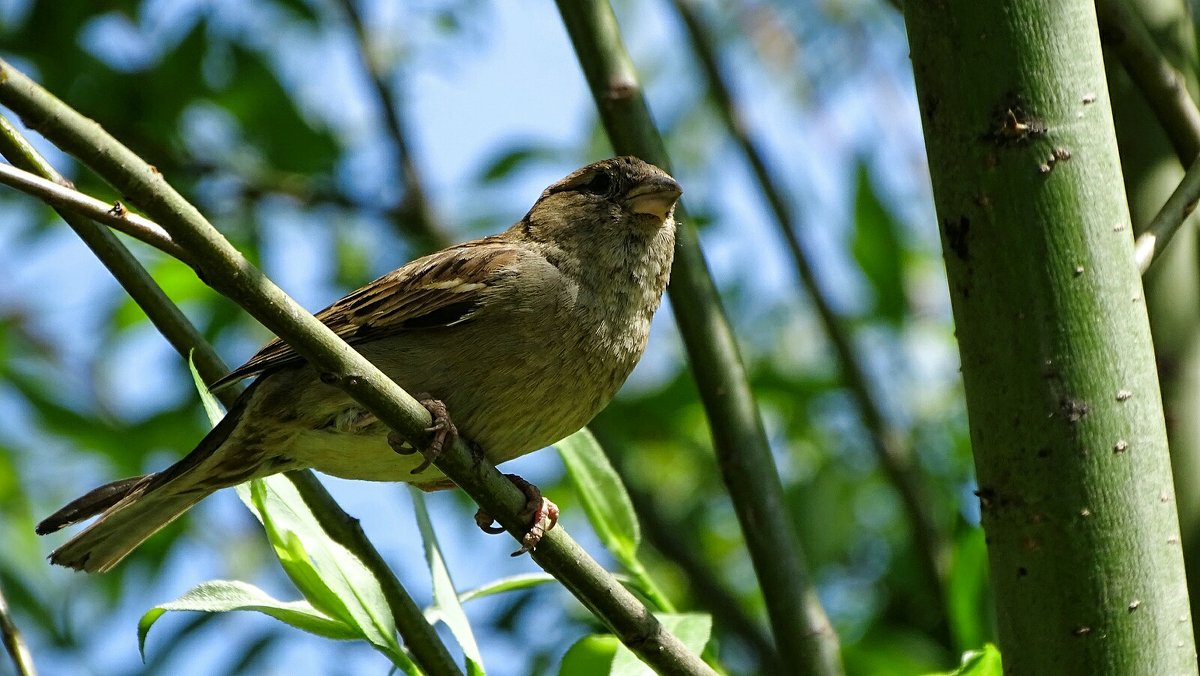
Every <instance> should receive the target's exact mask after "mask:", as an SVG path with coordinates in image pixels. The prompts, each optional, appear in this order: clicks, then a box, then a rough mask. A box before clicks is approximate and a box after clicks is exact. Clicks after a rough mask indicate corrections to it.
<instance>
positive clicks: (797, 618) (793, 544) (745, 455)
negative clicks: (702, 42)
mask: <svg viewBox="0 0 1200 676" xmlns="http://www.w3.org/2000/svg"><path fill="white" fill-rule="evenodd" d="M558 9H559V12H560V13H561V14H562V18H563V22H564V23H565V24H566V28H567V33H568V34H569V35H570V38H571V42H572V44H573V45H574V47H575V53H576V55H577V56H578V57H579V62H580V64H581V65H582V66H583V72H584V75H585V76H586V77H587V81H588V84H589V85H590V86H591V90H592V95H593V97H594V98H595V100H596V106H597V108H598V109H599V111H600V119H601V121H602V122H603V124H604V128H605V130H606V131H607V132H608V137H609V140H610V141H611V142H612V145H613V148H615V149H616V151H617V152H618V153H620V154H629V155H637V156H639V157H641V158H643V159H645V160H646V161H649V162H652V163H654V164H657V165H659V166H661V167H664V168H665V167H668V166H669V164H670V163H669V162H668V158H667V154H666V150H665V149H664V146H663V142H662V138H661V137H660V136H659V134H658V129H657V128H656V127H655V125H654V122H653V121H652V120H651V117H650V111H649V109H648V108H647V107H646V102H645V99H644V98H643V97H642V93H641V88H640V85H639V83H638V79H637V75H636V73H635V71H634V68H633V64H632V62H631V61H630V59H629V55H628V54H627V53H626V51H625V46H624V44H623V43H622V41H621V34H620V29H619V27H618V26H617V21H616V17H614V16H613V12H612V6H611V5H609V3H608V2H607V0H559V1H558ZM675 215H676V220H677V222H678V224H679V231H678V236H677V238H676V246H675V265H674V267H673V268H672V271H671V285H670V288H669V289H668V292H669V293H670V296H671V307H672V309H673V310H674V312H675V319H676V321H677V322H678V324H679V329H680V333H681V334H682V336H683V340H684V344H685V347H686V348H687V351H688V356H689V363H690V364H691V368H692V372H693V375H694V376H695V378H696V383H697V385H698V386H699V390H700V396H701V398H702V400H703V402H704V407H705V410H706V412H707V413H708V419H709V424H710V427H711V430H712V434H713V445H714V447H715V450H716V454H717V460H718V465H719V467H720V469H721V473H722V477H723V478H724V481H725V485H726V486H727V487H728V489H729V494H730V497H731V498H732V500H733V505H734V508H735V510H736V511H737V515H738V520H739V522H740V523H741V526H742V533H743V534H744V536H745V539H746V545H747V547H748V549H749V550H750V557H751V560H752V561H753V563H754V569H755V572H756V573H757V575H758V581H759V584H760V586H761V588H762V589H763V592H764V593H763V597H764V600H765V601H766V605H767V611H768V613H769V615H770V617H771V625H772V628H773V630H774V633H775V642H776V645H777V646H778V649H779V654H780V656H781V658H782V659H783V661H784V663H785V664H788V665H790V666H791V667H793V668H795V669H797V670H799V671H800V672H802V673H811V674H833V673H840V672H841V659H840V656H839V653H838V641H837V635H836V634H835V633H834V631H833V628H832V627H831V626H830V624H829V620H828V619H827V618H826V616H825V611H824V609H823V608H822V607H821V604H820V601H819V600H818V598H817V593H816V590H815V588H814V586H813V583H812V579H811V577H810V575H809V573H808V569H807V566H806V565H805V563H804V558H803V555H802V554H801V549H800V542H799V540H798V539H797V537H796V533H795V530H794V529H793V527H792V524H791V522H790V521H789V519H788V507H787V503H786V502H785V501H784V498H783V488H782V485H781V483H780V480H779V473H778V471H777V470H776V468H775V460H774V458H773V457H772V456H771V447H770V445H769V444H768V443H767V438H766V433H765V432H764V430H763V426H762V420H761V418H760V417H759V413H758V405H757V403H756V402H755V400H754V394H753V392H751V390H750V384H749V381H748V380H747V377H746V373H745V369H744V367H743V365H742V361H741V357H740V355H739V354H738V348H737V343H736V341H735V340H734V337H733V331H732V329H731V328H730V326H729V321H728V320H727V319H726V317H725V315H724V312H723V311H722V309H721V304H720V300H719V299H718V297H717V291H716V288H715V287H714V285H713V280H712V278H711V277H710V276H709V273H708V266H707V264H706V263H705V261H704V255H703V253H702V252H701V250H700V243H699V241H698V239H697V235H696V231H695V229H694V228H693V227H692V226H691V224H690V223H689V222H688V220H687V218H686V215H685V214H684V213H683V210H682V209H677V210H676V214H675Z"/></svg>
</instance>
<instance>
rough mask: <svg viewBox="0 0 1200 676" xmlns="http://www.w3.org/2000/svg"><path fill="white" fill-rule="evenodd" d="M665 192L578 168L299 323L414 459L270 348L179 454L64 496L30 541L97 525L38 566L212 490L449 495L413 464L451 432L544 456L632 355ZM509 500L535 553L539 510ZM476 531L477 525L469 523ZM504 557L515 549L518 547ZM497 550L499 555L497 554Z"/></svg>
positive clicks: (664, 182)
mask: <svg viewBox="0 0 1200 676" xmlns="http://www.w3.org/2000/svg"><path fill="white" fill-rule="evenodd" d="M681 193H682V189H681V188H680V186H679V184H678V183H677V182H676V181H675V179H673V178H672V177H671V176H670V175H668V174H667V173H666V172H665V171H663V170H662V169H659V168H658V167H656V166H654V165H652V164H649V163H647V162H645V161H643V160H641V159H638V158H636V157H632V156H622V157H614V158H609V159H604V160H600V161H598V162H594V163H592V164H588V165H587V166H584V167H582V168H580V169H578V170H576V171H574V172H572V173H570V174H569V175H567V176H566V177H564V178H563V179H561V180H559V181H557V182H555V183H553V184H552V185H550V186H549V187H548V188H546V189H545V190H544V191H543V192H542V193H541V196H540V197H539V198H538V199H537V200H536V202H535V203H534V205H533V207H532V208H531V209H530V210H529V211H528V212H527V213H526V214H525V216H524V217H523V218H521V220H519V221H518V222H517V223H515V224H514V225H513V226H512V227H510V228H508V229H507V230H505V231H504V232H501V233H499V234H496V235H492V236H488V237H483V238H481V239H475V240H472V241H469V242H465V243H462V244H458V245H456V246H451V247H449V248H446V249H443V250H441V251H438V252H436V253H433V254H430V255H427V256H424V257H422V258H418V259H416V260H413V261H411V262H409V263H407V264H406V265H403V266H402V267H400V268H398V269H396V270H393V271H392V272H390V273H388V274H386V275H384V276H382V277H380V278H378V279H376V280H375V281H373V282H370V283H369V284H367V285H366V286H363V287H362V288H359V289H357V290H356V291H353V292H351V293H350V294H348V295H346V296H345V297H343V298H342V299H341V300H338V301H337V302H335V303H333V304H332V305H330V306H329V307H327V308H325V309H324V310H322V311H321V312H319V313H317V315H316V317H317V319H319V320H320V321H321V322H323V323H324V324H325V325H326V326H328V327H329V328H330V329H332V330H333V332H334V333H336V334H337V335H338V336H340V337H341V338H342V339H344V340H345V341H347V342H348V343H349V344H350V345H352V346H353V347H354V348H355V349H357V350H358V351H359V352H360V353H361V354H362V355H363V356H364V357H366V358H367V359H368V360H369V361H371V362H372V363H373V364H374V365H375V366H377V367H378V368H379V369H380V370H382V371H383V372H384V373H385V374H387V375H388V376H389V377H390V378H392V379H393V380H394V381H395V382H396V383H398V384H399V385H400V386H401V387H403V388H404V389H405V390H406V391H408V392H410V393H417V395H416V396H417V399H418V400H419V401H420V402H421V403H422V404H423V405H424V406H425V407H426V408H427V409H429V411H430V413H431V414H432V418H433V426H432V427H431V431H433V432H434V435H433V441H432V442H431V443H430V444H429V447H428V448H426V449H424V450H423V452H421V453H417V452H415V450H414V449H413V448H411V447H410V446H408V445H406V444H405V443H404V442H403V440H401V439H400V438H399V437H397V436H396V435H395V434H394V433H391V432H390V431H389V430H388V428H387V426H386V425H384V424H383V423H381V422H380V421H379V420H378V419H376V418H375V416H374V415H372V414H371V413H370V412H369V411H367V410H366V409H365V408H363V407H362V406H361V405H359V404H358V403H357V402H355V401H354V400H353V399H352V398H351V397H350V396H349V395H347V394H346V393H345V392H344V391H342V390H341V389H338V388H337V387H336V386H334V385H332V384H329V383H326V382H323V381H322V380H321V378H320V374H319V373H318V372H317V370H316V369H315V368H314V367H313V366H311V365H310V364H309V363H308V362H306V361H305V360H304V359H303V358H302V357H301V356H300V355H299V354H297V353H296V352H295V351H294V350H293V349H292V348H291V347H290V346H288V345H287V343H285V342H283V341H281V340H279V339H278V338H276V339H275V340H273V341H271V342H270V343H268V344H267V345H266V346H265V347H263V348H262V349H261V350H260V351H259V352H258V353H257V354H255V355H254V356H253V357H251V358H250V360H249V361H247V362H246V363H245V364H244V365H242V366H240V367H238V368H236V369H234V370H233V371H231V372H230V373H229V374H228V375H226V376H225V377H224V378H222V379H221V380H219V381H218V382H216V383H214V384H213V387H214V388H217V387H221V386H226V385H228V384H230V383H233V382H236V381H240V380H243V379H246V378H251V377H254V381H253V382H252V383H251V384H250V385H249V386H248V387H247V388H246V389H245V390H244V391H243V392H242V393H241V394H240V395H239V397H238V398H237V400H236V401H235V402H234V403H233V405H232V406H231V407H230V409H229V411H228V412H227V413H226V415H225V417H224V418H223V419H222V420H221V421H220V422H219V423H218V424H217V425H216V426H215V427H214V428H213V429H212V430H211V431H210V432H209V433H208V435H207V436H205V437H204V438H203V439H202V440H201V441H200V442H199V444H198V445H197V446H196V447H195V449H194V450H192V452H191V453H189V454H188V455H187V456H185V457H184V458H183V459H182V460H180V461H179V462H177V463H175V464H174V465H171V466H170V467H168V468H166V469H165V470H162V471H160V472H155V473H151V474H147V475H143V476H137V477H131V478H127V479H121V480H119V481H114V482H112V483H109V484H106V485H104V486H101V487H99V488H96V489H94V490H92V491H91V492H89V493H87V494H85V495H83V496H82V497H80V498H78V499H76V500H74V501H72V502H71V503H69V504H67V505H66V506H64V507H63V508H62V509H60V510H58V511H57V512H55V513H54V514H52V515H50V516H49V517H47V518H46V519H45V520H43V521H42V522H41V523H39V524H38V526H37V529H36V530H37V533H38V534H40V535H46V534H48V533H53V532H55V531H58V530H60V529H62V528H64V527H66V526H68V525H71V524H74V523H78V522H81V521H85V520H87V519H90V518H92V517H98V518H96V520H95V521H93V522H92V523H91V524H90V525H88V526H87V527H86V528H85V529H84V530H82V531H81V532H79V533H78V534H77V535H75V536H74V537H73V538H71V539H70V540H68V541H67V542H66V543H65V544H63V545H62V546H60V547H58V548H57V549H55V550H54V551H53V552H52V553H51V554H50V557H49V559H50V562H51V563H53V564H57V565H61V566H66V567H68V568H73V569H76V570H82V571H87V572H106V571H109V570H111V569H112V568H113V567H114V566H116V565H117V564H118V563H120V562H121V561H122V560H123V559H124V558H125V557H126V556H128V555H129V554H130V553H131V552H132V551H133V550H134V549H136V548H137V547H138V546H139V545H141V544H142V543H143V542H144V541H145V540H146V539H148V538H149V537H150V536H152V535H153V534H154V533H156V532H157V531H159V530H161V529H162V528H163V527H165V526H166V525H167V524H169V523H171V522H172V521H174V520H175V519H176V518H178V517H179V516H180V515H182V514H183V513H184V512H186V511H187V510H188V509H190V508H191V507H192V506H194V505H195V504H196V503H198V502H199V501H200V500H202V499H203V498H205V497H207V496H208V495H210V494H212V493H213V492H215V491H217V490H220V489H222V488H227V487H230V486H235V485H237V484H240V483H243V482H246V481H249V480H251V479H255V478H261V477H265V476H269V475H271V474H276V473H279V472H286V471H291V470H297V469H304V468H311V469H314V470H317V471H318V472H321V473H324V474H328V475H332V476H336V477H341V478H346V479H358V480H366V481H393V482H406V483H410V484H413V485H416V486H417V487H420V488H422V489H425V490H439V489H443V488H450V487H453V483H452V482H450V481H449V480H448V479H447V478H446V477H445V475H444V474H442V473H441V472H440V471H439V470H438V469H437V467H436V466H432V465H431V462H432V460H433V459H434V458H435V457H436V455H437V453H438V452H439V451H440V448H441V447H442V446H443V445H444V444H445V443H447V442H448V441H452V439H453V437H454V436H462V437H463V438H464V439H465V440H469V441H470V443H471V444H472V448H473V449H475V450H476V452H477V453H479V454H480V455H481V456H482V457H486V458H487V459H488V460H489V461H491V462H492V463H496V464H499V463H502V462H504V461H506V460H511V459H513V458H515V457H518V456H521V455H524V454H526V453H530V452H532V451H535V450H538V449H540V448H544V447H546V446H549V445H551V444H553V443H554V442H556V441H558V440H560V439H562V438H564V437H566V436H568V435H570V434H572V433H574V432H575V431H577V430H579V429H580V428H582V427H583V426H585V425H586V424H587V423H588V422H589V421H591V420H592V418H594V417H595V416H596V414H597V413H599V412H600V411H601V410H602V409H603V408H604V407H605V406H606V405H607V404H608V402H609V401H610V400H611V399H612V398H613V397H614V396H615V394H616V393H617V390H618V389H619V388H620V387H621V385H622V384H623V383H624V382H625V380H626V378H627V377H628V376H629V374H630V373H631V372H632V370H633V368H634V366H635V365H636V364H637V362H638V360H639V359H640V358H641V356H642V354H643V352H644V351H645V348H646V343H647V340H648V337H649V331H650V323H651V319H652V318H653V315H654V313H655V311H656V310H657V309H658V307H659V305H660V303H661V300H662V294H663V291H664V290H665V288H666V286H667V283H668V281H669V279H670V271H671V263H672V259H673V255H674V243H675V221H674V210H675V205H676V203H677V201H678V199H679V197H680V195H681ZM510 478H511V479H512V480H513V481H514V483H516V484H517V486H518V487H520V488H521V489H522V490H524V491H525V492H526V494H527V495H528V496H529V499H530V507H529V510H530V512H531V514H532V516H533V524H534V525H533V526H531V529H530V533H529V534H528V535H527V537H526V539H525V541H524V542H525V545H526V546H525V547H523V548H522V550H526V549H527V548H528V547H530V546H535V545H536V540H537V538H538V537H540V535H541V533H540V532H538V531H539V529H540V528H541V526H539V524H544V523H545V521H544V520H543V517H546V516H547V514H546V512H550V514H549V517H550V518H549V525H548V526H545V528H546V529H548V528H552V527H553V524H554V520H555V519H556V517H557V514H556V512H557V509H556V508H554V507H553V505H552V504H551V503H549V502H548V501H546V506H545V507H537V505H540V504H541V503H542V500H541V497H540V493H538V492H537V489H536V487H533V486H532V485H531V484H529V483H528V482H525V481H524V480H523V479H520V477H516V476H515V475H510ZM477 520H478V521H479V525H480V527H482V528H484V529H485V530H488V531H489V532H495V529H489V528H488V524H490V523H491V520H490V518H487V517H486V515H483V514H480V515H478V518H477ZM522 550H518V552H516V553H520V551H522ZM514 554H515V553H514Z"/></svg>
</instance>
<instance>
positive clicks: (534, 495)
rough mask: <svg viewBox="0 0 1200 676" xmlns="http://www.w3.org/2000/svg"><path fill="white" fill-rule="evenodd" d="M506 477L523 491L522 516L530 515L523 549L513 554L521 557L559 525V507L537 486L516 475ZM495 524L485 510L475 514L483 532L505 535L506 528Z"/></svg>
mask: <svg viewBox="0 0 1200 676" xmlns="http://www.w3.org/2000/svg"><path fill="white" fill-rule="evenodd" d="M504 476H506V477H508V480H509V481H511V482H513V485H514V486H516V487H517V488H519V489H521V492H522V493H524V494H525V497H526V501H525V509H524V510H523V511H522V512H521V516H522V517H526V515H528V517H527V519H528V520H527V523H529V524H530V526H529V530H527V531H525V534H524V535H522V536H521V548H520V549H518V550H517V551H515V552H513V553H512V555H513V556H520V555H522V554H524V553H525V552H528V551H530V550H532V549H533V548H534V547H536V546H537V545H538V543H539V542H541V541H542V536H543V535H545V534H546V531H548V530H550V529H552V528H554V526H555V524H557V523H558V505H556V504H554V503H553V502H550V501H549V500H548V499H546V498H545V497H543V496H542V492H541V491H540V490H538V487H537V486H534V485H533V484H531V483H529V482H528V481H526V480H525V479H523V478H521V477H519V476H517V475H516V474H505V475H504ZM495 522H496V520H495V519H493V518H492V515H491V514H488V513H487V512H485V511H484V510H482V509H480V510H479V511H478V512H475V523H476V525H478V526H479V529H480V530H482V531H483V532H485V533H491V534H492V535H495V534H497V533H503V532H504V528H502V527H500V526H496V525H493V524H495Z"/></svg>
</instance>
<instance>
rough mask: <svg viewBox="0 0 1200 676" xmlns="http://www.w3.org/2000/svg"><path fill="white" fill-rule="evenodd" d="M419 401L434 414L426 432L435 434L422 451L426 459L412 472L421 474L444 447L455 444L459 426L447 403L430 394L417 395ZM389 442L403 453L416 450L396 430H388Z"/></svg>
mask: <svg viewBox="0 0 1200 676" xmlns="http://www.w3.org/2000/svg"><path fill="white" fill-rule="evenodd" d="M417 401H419V402H420V403H421V405H422V406H424V407H425V410H426V411H429V415H431V416H433V424H432V425H430V426H429V427H426V428H425V431H426V432H429V433H431V434H433V438H432V439H430V440H429V446H428V447H427V448H426V449H425V451H424V452H422V453H421V455H422V456H423V457H424V458H425V459H424V461H422V462H421V464H420V465H417V467H416V469H414V470H413V471H412V474H420V473H421V472H424V471H425V470H426V469H428V468H429V466H430V465H432V464H433V461H434V460H437V458H438V456H439V455H441V454H442V449H444V448H446V447H447V446H449V445H451V444H453V443H454V440H455V439H457V438H458V428H457V427H455V426H454V422H453V421H451V420H450V411H449V409H447V408H446V404H444V403H443V402H442V401H441V400H440V399H434V398H433V397H432V396H430V395H428V394H419V395H417ZM387 442H388V445H389V446H391V447H392V450H393V451H395V452H397V453H399V454H401V455H411V454H413V453H415V452H416V449H415V448H413V446H412V444H410V443H409V442H408V441H406V440H405V439H403V438H402V437H401V436H400V435H399V434H396V432H395V431H392V432H388V436H387Z"/></svg>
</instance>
